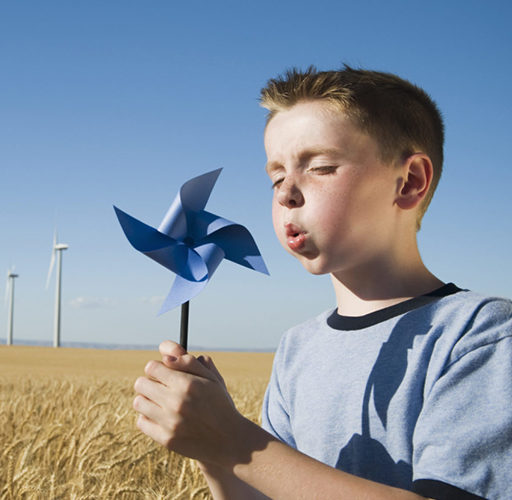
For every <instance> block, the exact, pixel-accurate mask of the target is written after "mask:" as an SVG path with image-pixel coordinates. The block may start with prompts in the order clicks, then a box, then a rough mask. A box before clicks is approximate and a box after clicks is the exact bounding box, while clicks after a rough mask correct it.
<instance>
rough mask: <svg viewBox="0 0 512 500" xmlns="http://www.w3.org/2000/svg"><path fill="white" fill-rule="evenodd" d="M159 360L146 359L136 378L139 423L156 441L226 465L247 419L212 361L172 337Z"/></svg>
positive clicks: (161, 348)
mask: <svg viewBox="0 0 512 500" xmlns="http://www.w3.org/2000/svg"><path fill="white" fill-rule="evenodd" d="M160 352H161V354H162V356H163V362H160V361H150V362H149V363H148V364H147V365H146V368H145V373H146V377H139V378H138V379H137V380H136V381H135V386H134V387H135V390H136V391H137V393H138V395H137V396H136V397H135V399H134V402H133V406H134V408H135V410H136V411H137V412H139V414H140V415H139V418H138V420H137V427H138V428H139V429H140V430H141V431H142V432H144V433H145V434H147V435H148V436H149V437H151V438H152V439H154V440H155V441H157V442H158V443H160V444H162V445H164V446H166V447H167V448H168V449H170V450H174V451H176V452H178V453H180V454H182V455H185V456H188V457H190V458H195V459H198V460H201V461H203V462H211V463H218V464H219V465H220V464H222V465H228V464H231V463H232V460H233V456H236V451H235V450H234V449H232V447H233V446H234V445H235V444H236V442H237V440H238V439H239V438H240V437H241V436H238V435H237V434H238V433H237V429H241V428H242V427H243V423H242V422H243V421H244V420H245V419H244V417H242V415H240V413H238V411H237V410H236V408H235V406H234V404H233V401H232V399H231V397H230V396H229V394H228V392H227V389H226V386H225V384H224V381H223V379H222V377H221V376H220V374H219V372H218V371H217V369H216V368H215V365H214V364H213V362H212V361H211V359H210V358H208V357H202V359H201V360H199V359H196V358H195V357H194V356H192V355H190V354H188V353H186V351H185V350H184V349H183V348H182V347H181V346H179V345H178V344H175V343H173V342H170V341H166V342H163V343H162V344H161V345H160Z"/></svg>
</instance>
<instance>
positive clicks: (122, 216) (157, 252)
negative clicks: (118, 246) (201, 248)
mask: <svg viewBox="0 0 512 500" xmlns="http://www.w3.org/2000/svg"><path fill="white" fill-rule="evenodd" d="M114 209H115V211H116V214H117V218H118V220H119V223H120V224H121V227H122V228H123V231H124V234H125V235H126V238H127V239H128V241H129V242H130V243H131V245H132V246H133V247H134V248H135V249H136V250H138V251H139V252H142V253H144V254H145V255H147V256H148V257H149V258H150V259H153V260H154V261H156V262H158V263H159V264H161V265H162V266H164V267H166V268H167V269H169V271H172V272H173V273H176V274H181V275H182V276H183V277H184V278H186V279H190V280H202V279H204V278H205V277H206V276H207V273H208V269H207V266H206V264H205V263H204V260H203V259H202V257H201V256H200V255H199V254H198V253H197V252H195V251H194V250H193V249H191V248H189V247H187V246H186V245H184V244H183V243H181V242H179V241H177V240H175V239H174V238H171V237H170V236H167V235H165V234H162V233H161V232H159V231H157V230H156V229H154V228H152V227H151V226H148V225H147V224H144V222H141V221H139V220H137V219H136V218H135V217H132V216H131V215H129V214H127V213H126V212H123V211H122V210H121V209H119V208H117V207H115V206H114Z"/></svg>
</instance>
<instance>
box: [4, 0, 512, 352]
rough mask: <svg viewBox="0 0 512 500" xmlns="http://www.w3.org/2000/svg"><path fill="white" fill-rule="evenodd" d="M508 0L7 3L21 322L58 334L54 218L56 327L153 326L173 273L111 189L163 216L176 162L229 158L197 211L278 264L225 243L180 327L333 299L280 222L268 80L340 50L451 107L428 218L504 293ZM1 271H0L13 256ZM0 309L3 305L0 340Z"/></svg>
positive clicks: (439, 249)
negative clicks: (139, 236) (263, 102)
mask: <svg viewBox="0 0 512 500" xmlns="http://www.w3.org/2000/svg"><path fill="white" fill-rule="evenodd" d="M511 5H512V4H511V3H510V2H506V1H504V0H503V1H492V0H491V1H484V0H480V1H475V0H466V1H446V0H444V1H438V0H434V1H429V2H425V1H415V0H412V1H405V0H403V1H398V0H388V1H386V2H381V1H378V0H374V1H369V0H361V1H359V2H347V1H340V0H337V1H325V0H317V1H315V2H304V1H301V0H294V1H275V0H274V1H272V2H270V1H267V0H259V1H258V2H242V1H239V0H238V1H224V0H218V1H215V2H212V1H207V0H204V1H197V0H195V1H188V2H174V1H170V0H167V1H164V0H153V1H151V2H148V1H146V2H143V1H131V0H122V1H121V0H111V1H108V2H105V1H98V0H88V1H73V2H70V1H64V0H62V1H55V0H45V1H44V2H41V1H38V0H32V1H23V0H21V1H18V2H1V3H0V72H1V73H0V75H1V76H0V173H1V176H0V179H1V196H0V228H1V230H0V268H3V269H4V271H3V272H4V273H6V271H7V269H8V268H9V267H10V266H11V265H15V266H16V271H17V272H18V273H19V275H20V277H19V278H18V279H17V281H16V302H15V329H14V335H15V338H19V339H31V340H51V339H52V335H53V334H52V332H53V303H54V281H52V283H51V286H50V289H49V290H45V283H46V274H47V271H48V265H49V262H50V255H51V245H52V238H53V231H54V228H55V227H57V228H58V232H59V239H60V241H61V242H63V243H67V244H69V250H67V251H66V252H65V253H64V256H63V257H64V259H63V306H62V307H63V309H62V340H63V341H81V342H105V343H122V344H141V345H142V344H144V345H152V344H154V345H157V344H158V343H159V342H160V341H161V340H163V339H165V338H171V339H174V340H177V339H178V336H179V313H178V311H172V312H170V313H167V314H164V315H162V316H159V317H157V312H158V309H159V307H160V303H161V301H162V300H163V298H164V297H165V296H166V294H167V292H168V290H169V288H170V286H171V284H172V281H173V278H174V276H173V275H172V274H171V273H170V272H169V271H167V270H165V269H164V268H162V267H160V266H159V265H158V264H156V263H155V262H153V261H151V260H150V259H148V258H146V257H144V256H142V255H141V254H139V253H138V252H136V251H135V250H134V249H133V248H132V247H131V246H130V245H129V243H128V242H127V240H126V238H125V237H124V235H123V233H122V231H121V229H120V226H119V224H118V222H117V219H116V218H115V215H114V211H113V209H112V205H113V204H116V205H117V206H119V207H120V208H122V209H123V210H125V211H127V212H128V213H130V214H132V215H134V216H135V217H137V218H139V219H140V220H143V221H144V222H146V223H148V224H151V225H154V226H157V225H158V224H159V223H160V220H161V219H162V217H163V215H164V214H165V212H166V210H167V208H168V206H169V204H170V203H171V201H172V200H173V199H174V196H175V194H176V191H177V189H178V188H179V187H180V186H181V184H182V183H183V182H184V181H186V180H187V179H189V178H191V177H193V176H195V175H198V174H201V173H203V172H207V171H209V170H213V169H215V168H218V167H223V168H224V170H223V172H222V174H221V176H220V178H219V180H218V182H217V186H216V187H215V190H214V191H213V193H212V196H211V198H210V202H209V204H208V207H207V208H208V210H209V211H211V212H214V213H217V214H220V215H222V216H223V217H225V218H227V219H231V220H234V221H236V222H239V223H241V224H244V225H245V226H247V227H248V228H249V229H250V231H251V232H252V234H253V235H254V237H255V239H256V241H257V243H258V245H259V247H260V250H261V252H262V254H263V256H264V258H265V260H266V263H267V266H268V268H269V270H270V273H271V276H270V277H268V276H264V275H260V274H258V273H255V272H253V271H249V270H247V269H245V268H241V267H239V266H236V265H235V264H232V263H230V262H224V263H223V264H221V266H220V268H219V269H218V270H217V272H216V274H215V276H214V278H213V280H212V282H211V283H210V284H209V285H208V287H207V288H206V290H205V291H204V292H203V293H202V294H201V295H200V296H198V297H197V298H196V299H194V300H193V301H192V303H191V319H190V344H191V345H195V346H204V347H208V348H272V347H275V346H276V344H277V342H278V339H279V337H280V335H281V334H282V332H283V331H284V330H285V329H286V328H288V327H290V326H292V325H294V324H296V323H298V322H300V321H302V320H304V319H306V318H308V317H310V316H312V315H315V314H317V313H319V312H321V311H323V310H326V309H328V308H333V307H334V305H335V302H334V295H333V293H332V292H331V289H330V283H329V279H328V278H327V277H325V276H324V277H313V276H308V275H307V274H306V272H305V271H304V270H302V268H301V267H300V266H299V264H298V263H297V262H295V261H294V260H293V259H292V258H291V257H290V256H289V255H288V254H286V253H285V251H284V250H282V249H281V248H280V246H279V245H278V243H277V240H276V239H275V236H274V234H273V230H272V226H271V219H270V200H271V189H270V182H269V180H268V179H267V178H266V176H265V174H264V171H263V168H264V164H265V154H264V150H263V145H262V131H263V126H264V116H265V113H264V110H262V109H261V108H259V106H258V103H257V98H258V94H259V90H260V88H261V87H262V86H263V85H264V84H265V82H266V81H267V80H268V79H269V78H271V77H273V76H276V75H277V74H279V73H282V72H283V71H284V70H286V69H287V68H289V67H291V66H299V67H302V68H305V67H307V66H308V65H310V64H314V65H316V66H317V67H318V68H320V69H333V68H337V67H339V66H341V64H342V63H343V62H346V63H349V64H351V65H353V66H362V67H367V68H371V69H378V70H384V71H391V72H394V73H397V74H399V75H400V76H402V77H405V78H407V79H409V80H411V81H413V82H414V83H417V84H419V85H421V86H422V87H424V88H425V89H426V90H427V91H428V92H429V93H430V94H431V95H432V96H433V98H434V99H435V100H436V102H437V103H438V105H439V106H440V108H441V109H442V111H443V114H444V117H445V120H446V162H445V171H444V173H443V178H442V180H441V183H440V186H439V188H438V191H437V193H436V195H435V197H434V201H433V205H432V206H431V208H430V210H429V213H428V214H427V216H426V217H425V219H424V223H423V228H422V230H421V232H420V234H419V240H420V246H421V248H422V254H423V257H424V260H425V261H426V263H427V265H428V266H429V267H430V268H431V270H432V271H433V272H434V273H435V274H437V275H438V276H439V277H440V278H441V279H443V280H445V281H454V282H456V283H457V284H458V285H459V286H461V287H465V288H471V289H473V290H476V291H480V292H483V293H488V294H496V295H501V296H507V297H512V266H511V258H510V249H511V248H512V218H511V212H512V210H511V209H512V200H511V187H512V168H511V160H510V139H511V130H512V127H511V117H512V109H511V107H512V104H511V102H512V101H511V99H510V91H511V81H512V57H511V48H512V30H511V29H510V26H511V24H512V7H511ZM4 276H5V274H4ZM6 326H7V309H6V308H5V307H2V308H1V312H0V339H2V340H3V339H5V336H6V330H7V328H6Z"/></svg>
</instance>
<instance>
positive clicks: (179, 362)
mask: <svg viewBox="0 0 512 500" xmlns="http://www.w3.org/2000/svg"><path fill="white" fill-rule="evenodd" d="M144 371H145V373H146V375H149V376H150V377H151V378H153V379H155V380H158V381H159V382H161V383H162V384H164V385H167V386H170V385H172V383H173V380H175V378H174V377H175V376H176V374H175V373H173V372H176V371H178V372H183V373H184V374H187V375H197V376H198V377H202V378H206V379H208V380H213V381H215V382H218V379H217V377H216V375H215V374H214V373H213V372H211V371H210V370H209V369H208V368H206V366H204V365H202V364H201V363H200V362H199V361H198V360H197V359H196V358H195V357H194V356H192V355H190V354H184V355H183V356H180V357H179V358H169V359H167V360H166V364H165V365H164V364H163V363H162V362H160V361H150V362H149V363H148V364H147V365H146V368H145V369H144Z"/></svg>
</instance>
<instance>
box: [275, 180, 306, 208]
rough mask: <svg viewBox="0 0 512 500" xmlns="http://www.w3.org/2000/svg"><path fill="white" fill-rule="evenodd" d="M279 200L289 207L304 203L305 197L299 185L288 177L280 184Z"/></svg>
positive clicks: (281, 203)
mask: <svg viewBox="0 0 512 500" xmlns="http://www.w3.org/2000/svg"><path fill="white" fill-rule="evenodd" d="M277 201H278V202H279V204H280V205H282V206H284V207H287V208H296V207H300V206H301V205H303V204H304V197H303V195H302V192H301V190H300V189H299V188H298V186H297V185H296V184H295V183H293V182H289V181H287V180H286V179H285V180H284V181H283V183H282V184H281V185H280V186H279V192H278V193H277Z"/></svg>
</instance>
